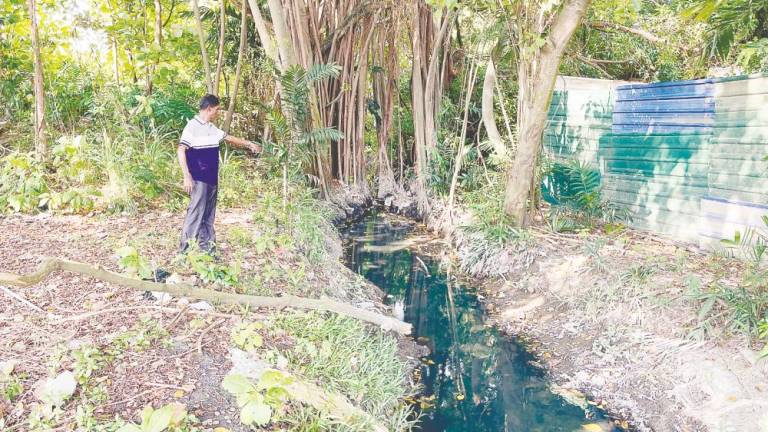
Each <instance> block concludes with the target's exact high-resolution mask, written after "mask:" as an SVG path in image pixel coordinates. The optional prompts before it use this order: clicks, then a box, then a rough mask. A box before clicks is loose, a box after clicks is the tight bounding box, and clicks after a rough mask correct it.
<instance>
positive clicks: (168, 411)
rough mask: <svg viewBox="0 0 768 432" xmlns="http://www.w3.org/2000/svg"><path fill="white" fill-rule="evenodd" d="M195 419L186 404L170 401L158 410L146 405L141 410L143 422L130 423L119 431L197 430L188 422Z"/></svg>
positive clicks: (179, 431) (177, 431)
mask: <svg viewBox="0 0 768 432" xmlns="http://www.w3.org/2000/svg"><path fill="white" fill-rule="evenodd" d="M190 421H194V418H190V417H189V416H188V414H187V410H186V408H185V407H184V405H181V404H179V403H170V404H168V405H165V406H163V407H161V408H158V409H157V410H155V409H153V408H152V407H151V406H147V407H145V408H144V409H143V410H142V411H141V423H140V424H138V425H136V424H133V423H128V424H126V425H124V426H123V427H121V428H120V429H118V431H117V432H163V431H168V432H182V431H184V432H188V431H191V430H196V428H192V429H190V428H189V427H188V425H187V423H188V422H190Z"/></svg>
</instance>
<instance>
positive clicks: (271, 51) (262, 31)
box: [248, 0, 280, 68]
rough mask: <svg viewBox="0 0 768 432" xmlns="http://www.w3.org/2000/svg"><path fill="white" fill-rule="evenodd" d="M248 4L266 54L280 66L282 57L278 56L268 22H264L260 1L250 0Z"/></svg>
mask: <svg viewBox="0 0 768 432" xmlns="http://www.w3.org/2000/svg"><path fill="white" fill-rule="evenodd" d="M248 6H250V9H251V14H252V15H253V26H254V27H255V28H256V33H258V35H259V40H260V41H261V46H262V48H264V54H266V55H267V57H269V58H270V59H271V60H272V61H273V62H275V66H277V67H278V68H279V67H280V59H279V58H278V57H277V48H276V47H275V41H274V40H273V38H272V35H270V33H269V29H267V24H266V22H264V17H263V16H262V15H261V9H259V3H258V2H257V1H256V0H248Z"/></svg>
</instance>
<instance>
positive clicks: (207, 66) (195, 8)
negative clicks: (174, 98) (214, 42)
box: [192, 0, 214, 94]
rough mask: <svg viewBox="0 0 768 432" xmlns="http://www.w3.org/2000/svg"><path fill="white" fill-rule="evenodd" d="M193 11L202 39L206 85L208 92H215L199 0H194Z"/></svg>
mask: <svg viewBox="0 0 768 432" xmlns="http://www.w3.org/2000/svg"><path fill="white" fill-rule="evenodd" d="M192 12H194V15H195V22H196V23H197V36H198V39H199V41H200V54H201V55H202V56H203V73H205V85H206V88H207V89H208V93H210V94H213V93H214V89H213V82H211V64H210V63H209V62H208V50H206V49H205V34H204V32H203V19H202V18H201V17H200V8H199V7H198V5H197V0H192Z"/></svg>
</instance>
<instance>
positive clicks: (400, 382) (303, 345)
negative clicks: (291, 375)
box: [272, 313, 408, 430]
mask: <svg viewBox="0 0 768 432" xmlns="http://www.w3.org/2000/svg"><path fill="white" fill-rule="evenodd" d="M272 327H273V328H274V329H275V330H282V331H285V332H286V333H288V334H290V335H291V336H293V337H294V339H295V345H294V346H293V348H292V349H291V350H286V351H285V352H283V353H281V354H282V355H283V356H284V357H285V358H286V359H287V360H288V362H289V364H290V369H291V370H294V371H297V373H300V374H301V375H302V376H304V377H306V378H308V379H310V380H314V381H318V382H323V383H324V385H325V387H326V388H327V389H328V390H330V391H335V392H339V393H342V394H345V395H347V396H348V397H349V398H350V399H351V400H352V401H354V402H356V403H359V404H361V405H362V408H363V409H364V410H366V411H367V412H369V413H371V414H372V415H373V416H374V417H375V418H377V419H380V420H386V419H388V418H391V416H392V415H393V413H395V412H398V411H397V410H398V409H400V408H399V405H400V403H399V402H398V401H399V399H400V398H401V397H403V396H405V395H403V388H406V386H407V384H406V382H405V377H406V376H407V372H406V369H407V368H406V365H405V364H404V363H403V362H402V361H400V360H399V359H398V356H397V343H396V341H395V339H393V338H391V337H389V336H388V335H386V334H385V333H383V332H381V331H374V332H370V331H368V330H367V329H366V328H365V327H364V325H363V324H361V323H360V322H359V321H357V320H354V319H350V318H346V317H341V316H338V315H333V314H320V313H306V314H282V315H278V316H277V317H276V319H275V321H274V322H273V323H272ZM407 417H408V416H404V417H403V418H404V419H406V418H407ZM403 421H404V423H402V424H400V425H398V426H397V427H392V430H403V428H404V427H405V426H406V425H407V423H406V421H405V420H403Z"/></svg>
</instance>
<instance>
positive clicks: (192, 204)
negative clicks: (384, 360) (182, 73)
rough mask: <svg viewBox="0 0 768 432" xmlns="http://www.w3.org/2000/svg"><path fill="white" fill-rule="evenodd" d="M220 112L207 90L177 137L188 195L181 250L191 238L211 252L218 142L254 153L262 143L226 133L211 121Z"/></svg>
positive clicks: (213, 237) (217, 101)
mask: <svg viewBox="0 0 768 432" xmlns="http://www.w3.org/2000/svg"><path fill="white" fill-rule="evenodd" d="M218 114H219V98H217V97H216V96H214V95H211V94H207V95H205V96H203V98H202V100H200V111H199V112H198V113H197V115H196V116H195V117H193V118H192V119H191V120H189V122H187V125H186V126H185V127H184V131H183V132H182V133H181V139H180V140H179V148H178V156H179V165H181V172H182V173H183V174H184V190H185V191H186V192H187V193H188V194H189V195H190V200H189V208H188V209H187V216H186V218H185V219H184V227H183V228H182V233H181V245H180V248H181V251H182V252H184V251H185V250H186V248H187V246H188V243H189V241H190V240H192V239H195V240H197V244H198V245H200V248H201V249H203V250H205V251H207V252H209V253H210V252H212V251H213V248H214V246H215V242H216V233H215V231H214V229H213V221H214V218H215V217H216V196H217V191H218V182H219V144H221V142H222V141H226V142H228V143H230V144H231V145H233V146H234V147H239V148H244V149H248V150H250V151H252V152H253V153H258V152H261V147H259V146H258V145H256V144H254V143H252V142H250V141H248V140H244V139H242V138H236V137H233V136H229V135H227V133H226V132H224V131H223V130H221V129H219V128H217V127H216V126H214V125H213V123H211V121H212V120H214V119H215V118H216V116H217V115H218Z"/></svg>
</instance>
